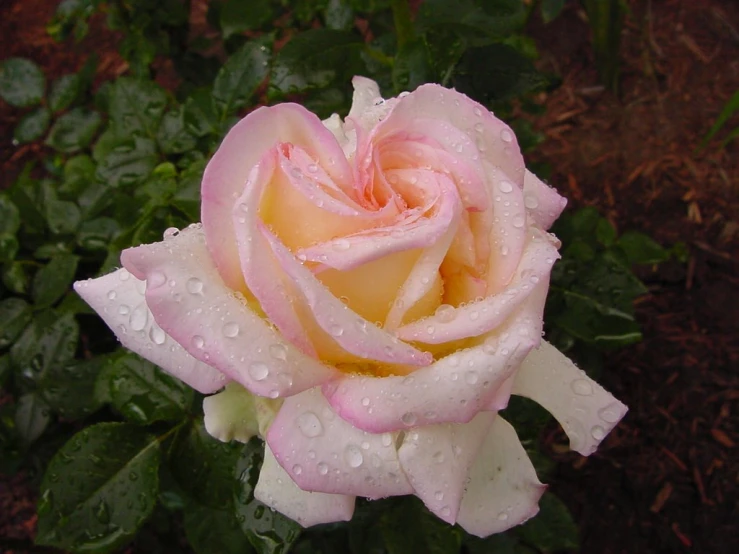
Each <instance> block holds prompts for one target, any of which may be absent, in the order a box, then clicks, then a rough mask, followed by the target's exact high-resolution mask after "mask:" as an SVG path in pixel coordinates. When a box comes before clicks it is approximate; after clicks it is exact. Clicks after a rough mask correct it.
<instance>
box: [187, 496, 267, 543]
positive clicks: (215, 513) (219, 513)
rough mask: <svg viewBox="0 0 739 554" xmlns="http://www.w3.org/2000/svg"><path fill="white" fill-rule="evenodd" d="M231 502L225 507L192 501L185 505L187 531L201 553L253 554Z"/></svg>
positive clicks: (190, 540)
mask: <svg viewBox="0 0 739 554" xmlns="http://www.w3.org/2000/svg"><path fill="white" fill-rule="evenodd" d="M230 508H231V506H230V503H229V504H227V505H226V506H225V507H222V509H220V510H219V509H216V508H210V507H208V506H203V505H202V504H197V503H195V502H190V503H188V504H187V505H186V506H185V535H186V536H187V542H189V543H190V546H192V549H193V550H194V551H195V552H196V553H197V554H214V553H216V552H217V553H218V554H251V553H252V552H254V549H253V548H252V547H251V544H249V539H247V537H246V535H245V534H244V533H243V532H242V531H241V528H240V527H239V523H238V521H236V517H234V514H233V512H232V511H231V510H230Z"/></svg>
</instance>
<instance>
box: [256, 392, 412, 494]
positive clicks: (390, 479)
mask: <svg viewBox="0 0 739 554" xmlns="http://www.w3.org/2000/svg"><path fill="white" fill-rule="evenodd" d="M267 442H268V443H269V446H270V448H271V449H272V452H273V453H274V455H275V458H276V459H277V461H278V462H279V463H280V465H281V466H282V467H283V468H285V470H286V471H287V473H288V474H289V475H290V477H291V478H292V479H293V481H295V482H296V483H297V484H298V486H299V487H300V488H301V489H303V490H309V491H316V492H324V493H343V494H352V495H356V496H365V497H368V498H382V497H386V496H398V495H403V494H410V493H412V492H413V489H412V487H411V485H410V483H408V480H407V479H406V477H405V474H404V473H403V470H402V469H401V467H400V462H399V460H398V452H397V450H396V448H395V440H394V437H393V436H392V435H390V434H384V435H372V434H370V433H366V432H364V431H360V430H359V429H356V428H355V427H352V426H351V425H350V424H349V423H347V422H346V421H344V420H343V419H341V418H340V417H337V415H336V414H335V413H334V412H333V410H332V409H331V407H330V406H329V404H328V402H327V401H326V399H325V398H324V397H323V395H322V394H321V391H320V389H319V388H315V389H311V390H308V391H305V392H302V393H300V394H298V395H295V396H291V397H290V398H287V399H286V400H285V403H284V404H283V405H282V408H281V409H280V411H279V413H278V414H277V417H276V418H275V420H274V421H273V422H272V426H271V427H270V428H269V432H268V433H267Z"/></svg>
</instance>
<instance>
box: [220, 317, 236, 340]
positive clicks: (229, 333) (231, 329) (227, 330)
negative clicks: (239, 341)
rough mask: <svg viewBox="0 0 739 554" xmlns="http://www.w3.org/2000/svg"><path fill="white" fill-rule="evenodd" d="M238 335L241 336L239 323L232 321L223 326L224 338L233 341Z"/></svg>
mask: <svg viewBox="0 0 739 554" xmlns="http://www.w3.org/2000/svg"><path fill="white" fill-rule="evenodd" d="M238 334H239V324H238V323H235V322H233V321H231V322H229V323H226V324H225V325H224V326H223V336H224V337H227V338H229V339H232V338H234V337H235V336H236V335H238Z"/></svg>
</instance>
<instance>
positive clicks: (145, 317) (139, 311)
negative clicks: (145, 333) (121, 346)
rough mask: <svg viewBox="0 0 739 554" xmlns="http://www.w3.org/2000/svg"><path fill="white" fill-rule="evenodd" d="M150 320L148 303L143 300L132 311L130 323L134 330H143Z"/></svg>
mask: <svg viewBox="0 0 739 554" xmlns="http://www.w3.org/2000/svg"><path fill="white" fill-rule="evenodd" d="M148 322H149V308H147V306H146V303H145V302H142V303H141V304H139V305H138V306H136V309H134V310H133V311H132V312H131V316H130V317H129V318H128V324H129V325H130V326H131V329H133V330H134V331H141V330H142V329H143V328H144V327H146V324H147V323H148Z"/></svg>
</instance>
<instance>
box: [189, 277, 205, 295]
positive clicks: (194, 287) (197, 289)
mask: <svg viewBox="0 0 739 554" xmlns="http://www.w3.org/2000/svg"><path fill="white" fill-rule="evenodd" d="M185 287H186V288H187V292H189V293H190V294H200V293H201V292H203V282H202V281H201V280H200V279H198V278H197V277H192V278H190V279H188V280H187V283H186V284H185Z"/></svg>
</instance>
